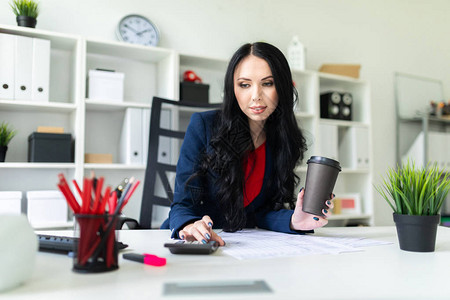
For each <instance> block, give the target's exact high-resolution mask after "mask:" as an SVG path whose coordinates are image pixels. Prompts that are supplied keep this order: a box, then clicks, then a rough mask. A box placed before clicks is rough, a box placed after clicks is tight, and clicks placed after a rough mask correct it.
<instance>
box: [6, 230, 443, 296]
mask: <svg viewBox="0 0 450 300" xmlns="http://www.w3.org/2000/svg"><path fill="white" fill-rule="evenodd" d="M340 234H345V235H346V236H349V237H367V238H371V239H376V240H384V241H391V242H394V243H393V244H389V245H382V246H373V247H368V248H365V251H363V252H353V253H343V254H338V255H311V256H301V257H294V258H292V257H290V258H277V259H266V260H237V259H235V258H233V257H230V256H226V255H224V254H222V253H221V250H218V251H217V252H216V253H215V254H213V255H209V256H193V255H189V256H184V255H183V256H181V255H172V254H170V252H169V251H168V250H167V249H166V248H164V247H163V243H164V242H165V241H167V240H168V239H169V231H165V230H164V231H157V230H149V231H127V230H124V231H121V232H120V240H121V241H123V242H124V243H127V244H129V245H130V247H129V250H130V251H131V250H132V251H133V252H140V253H144V252H147V253H153V254H156V255H159V256H164V257H166V258H167V265H166V266H165V267H152V266H146V265H144V264H140V263H136V262H132V261H128V260H123V259H122V257H121V255H120V260H119V266H120V268H119V270H116V271H112V272H107V273H101V274H78V273H74V272H73V271H72V270H71V268H72V259H71V258H69V257H67V256H65V255H60V254H51V253H41V252H40V253H38V257H37V262H36V267H35V271H34V274H33V277H32V279H31V280H30V281H28V282H27V283H26V284H25V285H23V286H21V287H19V288H17V289H14V290H12V291H9V292H7V293H4V294H0V298H1V299H27V300H28V299H76V300H86V299H450V289H449V287H448V286H449V284H450V280H449V276H448V274H449V273H450V228H445V227H440V228H439V231H438V241H437V244H436V251H435V252H433V253H413V252H406V251H402V250H400V249H399V247H398V242H397V235H396V232H395V228H394V227H368V228H367V227H366V228H361V227H359V228H337V227H336V228H322V229H319V230H316V235H325V236H334V235H340ZM249 279H262V280H265V282H266V283H267V284H268V285H269V287H270V288H271V289H272V291H273V292H272V293H261V294H258V293H253V294H227V295H202V296H184V297H176V296H164V295H163V285H164V283H165V282H186V281H211V280H214V281H216V280H218V281H220V280H249Z"/></svg>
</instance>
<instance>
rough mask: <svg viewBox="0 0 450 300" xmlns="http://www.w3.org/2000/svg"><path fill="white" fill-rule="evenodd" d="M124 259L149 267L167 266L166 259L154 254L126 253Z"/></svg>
mask: <svg viewBox="0 0 450 300" xmlns="http://www.w3.org/2000/svg"><path fill="white" fill-rule="evenodd" d="M122 257H123V258H124V259H128V260H132V261H137V262H140V263H143V264H146V265H149V266H155V267H162V266H165V265H166V259H165V258H164V257H159V256H156V255H153V254H148V253H144V254H137V253H125V254H123V255H122Z"/></svg>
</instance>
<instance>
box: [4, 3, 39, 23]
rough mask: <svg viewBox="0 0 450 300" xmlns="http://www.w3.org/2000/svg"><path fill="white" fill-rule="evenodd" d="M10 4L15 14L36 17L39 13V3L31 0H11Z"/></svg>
mask: <svg viewBox="0 0 450 300" xmlns="http://www.w3.org/2000/svg"><path fill="white" fill-rule="evenodd" d="M10 6H11V8H12V10H13V12H14V14H15V15H16V16H27V17H31V18H35V19H36V18H37V17H38V15H39V3H37V2H36V1H33V0H13V1H12V2H11V3H10Z"/></svg>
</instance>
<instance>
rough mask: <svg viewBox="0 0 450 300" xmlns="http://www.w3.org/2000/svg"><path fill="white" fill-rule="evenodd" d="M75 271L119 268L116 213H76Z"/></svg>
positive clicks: (86, 271)
mask: <svg viewBox="0 0 450 300" xmlns="http://www.w3.org/2000/svg"><path fill="white" fill-rule="evenodd" d="M75 220H76V222H75V233H76V235H77V237H78V239H77V242H75V243H74V254H75V256H74V262H73V271H74V272H80V273H98V272H107V271H113V270H116V269H118V268H119V265H118V248H117V243H116V232H115V228H116V222H117V216H116V215H106V214H104V215H88V214H76V215H75Z"/></svg>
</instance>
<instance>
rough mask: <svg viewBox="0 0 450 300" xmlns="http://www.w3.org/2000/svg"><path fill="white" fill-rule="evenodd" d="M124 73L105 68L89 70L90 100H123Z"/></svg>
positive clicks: (88, 95)
mask: <svg viewBox="0 0 450 300" xmlns="http://www.w3.org/2000/svg"><path fill="white" fill-rule="evenodd" d="M124 78H125V74H124V73H120V72H114V71H106V70H89V75H88V84H87V86H88V89H87V90H88V94H87V97H88V98H89V99H90V100H100V101H113V102H122V101H123V85H124Z"/></svg>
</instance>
